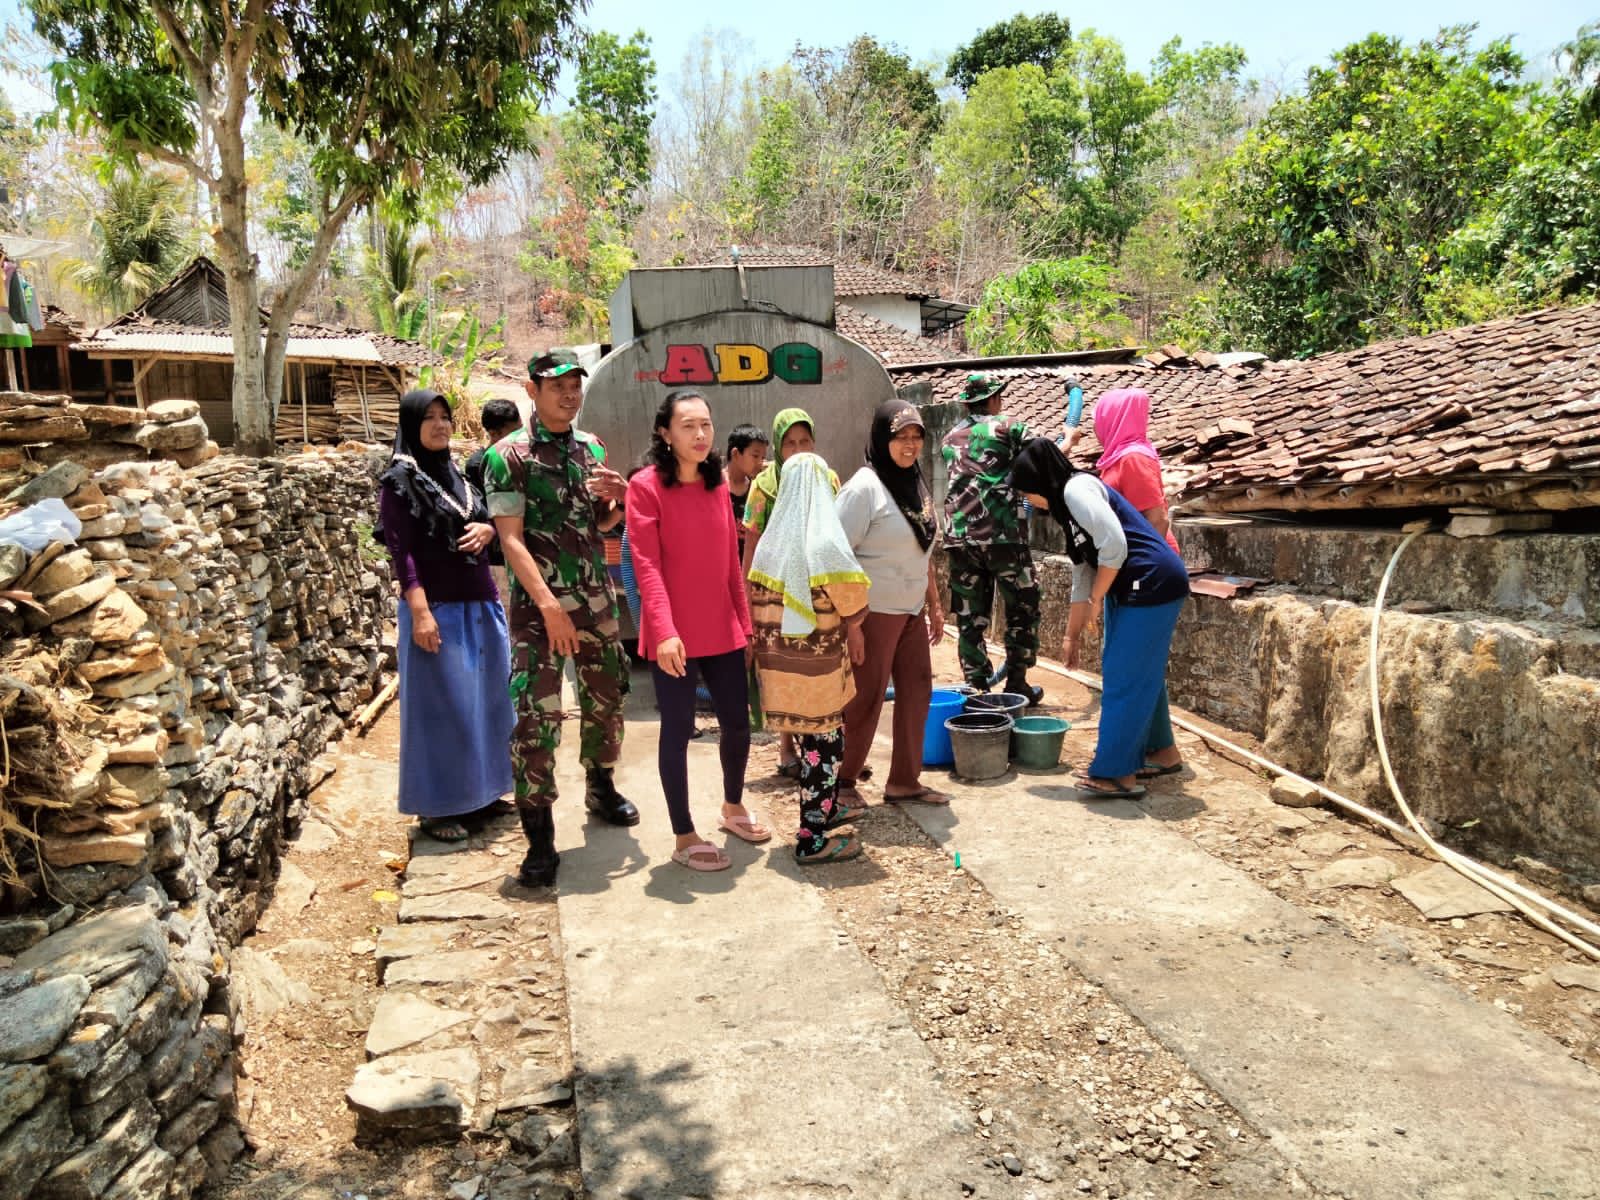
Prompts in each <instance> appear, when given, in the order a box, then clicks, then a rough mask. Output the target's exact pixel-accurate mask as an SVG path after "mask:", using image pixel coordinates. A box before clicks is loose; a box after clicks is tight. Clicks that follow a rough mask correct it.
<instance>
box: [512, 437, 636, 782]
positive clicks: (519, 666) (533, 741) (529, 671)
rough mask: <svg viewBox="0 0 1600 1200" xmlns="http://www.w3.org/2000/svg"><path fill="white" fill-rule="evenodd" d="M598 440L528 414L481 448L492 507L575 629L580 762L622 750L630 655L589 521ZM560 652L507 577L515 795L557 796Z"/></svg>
mask: <svg viewBox="0 0 1600 1200" xmlns="http://www.w3.org/2000/svg"><path fill="white" fill-rule="evenodd" d="M604 461H605V446H604V445H603V444H602V443H601V442H600V441H599V440H598V439H596V438H594V437H592V436H590V435H589V434H586V433H583V432H582V431H580V430H572V431H569V432H567V433H552V432H551V431H550V430H548V429H546V428H545V427H544V426H543V425H542V424H541V423H540V422H539V420H538V418H537V417H535V418H534V419H533V422H532V425H531V427H530V428H529V429H523V430H520V431H518V432H517V433H514V434H512V435H511V436H510V437H507V438H503V439H502V440H501V441H499V442H497V443H495V445H494V446H493V447H492V448H491V449H490V450H489V452H488V453H487V454H486V455H485V456H484V481H485V484H486V491H487V493H488V503H489V511H490V513H491V514H493V515H494V516H497V517H514V516H519V515H520V516H521V517H522V537H523V541H524V542H525V543H526V545H527V547H528V552H529V553H530V554H531V555H532V556H533V561H534V562H535V564H537V565H538V568H539V571H540V573H541V574H542V575H543V576H544V581H545V584H546V585H547V586H548V587H549V588H550V591H551V593H552V594H553V595H554V596H555V598H556V599H557V600H558V601H559V602H560V604H561V607H562V609H563V611H565V612H566V614H567V615H568V616H569V617H571V618H572V624H573V625H574V626H575V627H576V629H577V633H578V651H577V653H576V654H575V655H574V656H573V657H574V664H575V666H576V668H577V676H578V711H579V715H580V718H581V722H582V733H581V735H580V737H581V740H580V743H579V758H580V760H581V761H582V763H583V765H584V767H585V768H589V769H593V768H596V767H606V768H609V767H613V766H615V765H616V763H617V760H618V759H619V758H620V757H621V756H622V702H623V697H624V696H626V695H627V692H628V660H627V655H626V653H625V652H624V650H623V648H622V642H621V639H620V630H619V627H618V623H617V596H616V592H615V590H614V589H613V588H612V585H611V577H610V575H609V573H608V572H607V570H606V560H605V549H604V544H603V541H602V538H601V535H600V531H599V529H598V528H597V527H596V522H597V521H598V520H599V518H600V517H601V516H602V515H603V512H604V502H603V501H599V500H596V499H595V498H594V497H593V496H591V495H590V494H589V489H588V486H587V480H588V477H589V475H590V473H591V472H592V471H593V470H594V468H595V467H596V466H598V465H599V464H600V463H602V462H604ZM565 665H566V657H565V656H564V655H561V654H557V653H555V651H553V650H552V649H551V648H550V642H549V638H548V637H547V635H546V633H545V626H544V619H543V618H542V617H541V616H540V615H539V610H538V609H537V608H536V607H535V606H534V603H533V598H532V597H531V596H529V595H528V592H527V590H526V589H525V588H524V587H523V586H522V584H521V582H520V581H518V580H516V579H515V577H514V575H513V580H512V584H511V700H512V703H513V704H514V705H515V707H516V712H517V723H516V727H515V728H514V729H513V730H512V734H511V763H512V766H513V768H514V769H515V772H516V793H517V803H518V804H519V805H521V806H523V807H525V808H527V807H534V806H539V805H550V804H554V803H555V799H556V783H555V754H556V747H557V746H559V745H560V744H561V721H562V718H563V716H564V715H565V714H564V713H563V712H562V711H561V708H560V703H561V672H562V668H563V667H564V666H565Z"/></svg>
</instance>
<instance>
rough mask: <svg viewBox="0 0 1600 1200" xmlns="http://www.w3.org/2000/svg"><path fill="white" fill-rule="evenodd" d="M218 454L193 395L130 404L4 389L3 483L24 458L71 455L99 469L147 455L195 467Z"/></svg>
mask: <svg viewBox="0 0 1600 1200" xmlns="http://www.w3.org/2000/svg"><path fill="white" fill-rule="evenodd" d="M24 448H26V454H24V452H23V450H24ZM217 453H218V451H217V444H216V443H215V442H213V441H211V440H210V436H209V433H208V432H207V430H206V423H205V421H203V420H201V418H200V406H199V405H198V404H196V403H195V402H194V401H193V400H162V401H159V402H157V403H155V404H152V405H150V407H149V408H132V407H124V406H122V405H120V404H77V403H75V402H74V401H73V400H72V398H71V397H70V396H57V395H34V394H33V393H30V392H0V484H3V483H4V482H5V473H6V472H16V471H17V470H18V469H19V468H20V467H21V465H22V463H23V461H24V458H27V459H31V460H32V461H33V462H36V463H42V464H44V465H45V466H50V465H52V464H54V463H58V462H62V461H65V460H67V459H71V460H72V461H73V462H75V463H79V464H81V465H82V466H85V467H88V468H90V469H91V470H97V469H99V468H100V467H105V466H109V465H111V464H112V463H119V462H130V461H144V460H146V459H170V460H172V461H173V462H176V463H177V464H179V465H180V466H185V467H192V466H197V465H198V464H200V463H203V462H205V461H206V460H207V459H210V458H215V457H216V456H217ZM13 481H14V480H13ZM5 490H9V488H6V489H5Z"/></svg>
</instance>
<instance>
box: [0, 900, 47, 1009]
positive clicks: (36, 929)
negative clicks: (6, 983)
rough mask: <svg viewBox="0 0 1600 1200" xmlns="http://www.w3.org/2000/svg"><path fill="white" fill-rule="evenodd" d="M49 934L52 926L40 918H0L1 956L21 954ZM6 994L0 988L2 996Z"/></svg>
mask: <svg viewBox="0 0 1600 1200" xmlns="http://www.w3.org/2000/svg"><path fill="white" fill-rule="evenodd" d="M49 934H50V926H49V925H47V924H45V922H44V921H43V919H41V918H39V917H0V954H4V955H11V954H18V953H21V952H22V951H23V950H26V949H27V948H28V947H29V946H32V945H34V944H36V943H38V942H42V941H43V940H44V939H45V938H46V937H48V936H49ZM0 975H3V972H0ZM5 994H6V992H5V990H4V989H3V988H0V996H3V995H5Z"/></svg>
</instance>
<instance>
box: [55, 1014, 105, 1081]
mask: <svg viewBox="0 0 1600 1200" xmlns="http://www.w3.org/2000/svg"><path fill="white" fill-rule="evenodd" d="M116 1043H117V1031H116V1030H115V1029H113V1028H111V1026H109V1025H85V1026H84V1027H83V1028H82V1029H79V1030H77V1031H76V1032H74V1033H72V1034H71V1035H70V1036H68V1038H67V1040H66V1041H64V1042H62V1043H61V1045H60V1047H59V1048H58V1049H57V1050H56V1052H55V1053H54V1054H52V1055H51V1056H50V1070H51V1071H52V1072H54V1073H55V1074H56V1075H57V1076H59V1077H60V1078H62V1079H69V1080H72V1081H74V1082H81V1081H82V1080H85V1079H87V1078H89V1076H90V1075H93V1074H94V1073H95V1072H96V1071H98V1070H99V1069H100V1064H101V1063H103V1062H105V1060H106V1056H107V1055H108V1054H109V1053H110V1052H111V1048H112V1047H113V1046H115V1045H116Z"/></svg>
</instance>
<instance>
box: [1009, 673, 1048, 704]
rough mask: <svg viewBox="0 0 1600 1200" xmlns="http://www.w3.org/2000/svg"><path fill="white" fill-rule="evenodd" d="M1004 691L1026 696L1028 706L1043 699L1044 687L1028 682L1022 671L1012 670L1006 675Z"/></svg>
mask: <svg viewBox="0 0 1600 1200" xmlns="http://www.w3.org/2000/svg"><path fill="white" fill-rule="evenodd" d="M1006 691H1008V692H1010V693H1011V694H1012V695H1013V696H1026V697H1027V698H1028V707H1029V708H1032V707H1033V706H1034V705H1036V704H1038V703H1039V701H1041V700H1043V699H1044V689H1043V688H1042V687H1039V686H1038V685H1037V684H1032V683H1029V682H1028V676H1027V674H1026V672H1024V671H1012V672H1010V673H1009V674H1008V675H1007V676H1006Z"/></svg>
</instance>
